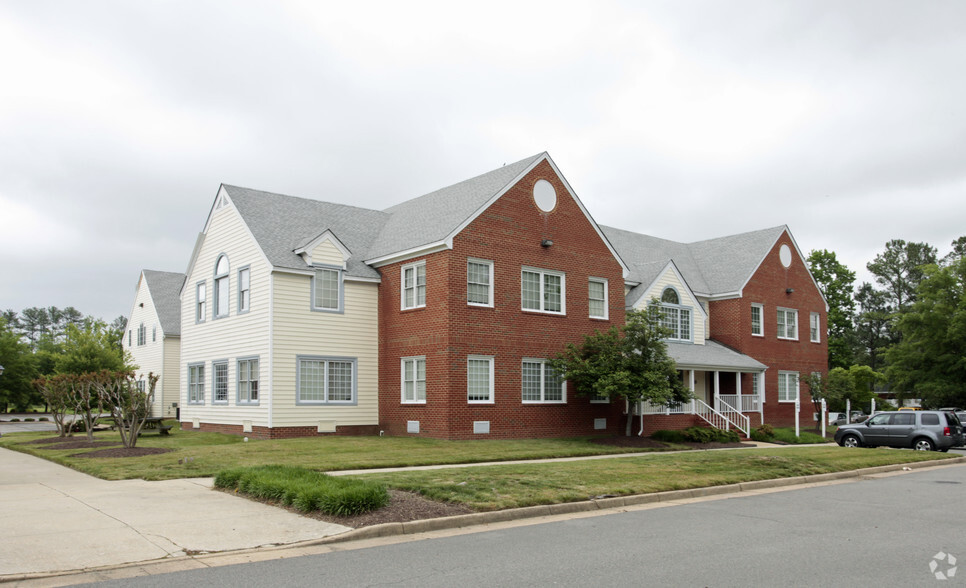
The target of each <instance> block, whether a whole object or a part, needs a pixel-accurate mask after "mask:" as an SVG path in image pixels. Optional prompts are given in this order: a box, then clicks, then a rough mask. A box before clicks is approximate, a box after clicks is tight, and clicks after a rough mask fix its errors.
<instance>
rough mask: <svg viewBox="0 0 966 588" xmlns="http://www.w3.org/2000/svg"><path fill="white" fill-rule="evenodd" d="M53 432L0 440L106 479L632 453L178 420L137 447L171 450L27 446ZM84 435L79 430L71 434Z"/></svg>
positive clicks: (582, 443) (111, 436)
mask: <svg viewBox="0 0 966 588" xmlns="http://www.w3.org/2000/svg"><path fill="white" fill-rule="evenodd" d="M172 422H173V421H172ZM53 436H54V435H53V433H15V434H10V435H4V436H3V437H2V438H0V447H6V448H8V449H15V450H17V451H23V452H25V453H30V454H31V455H36V456H38V457H43V458H45V459H49V460H51V461H54V462H57V463H60V464H63V465H66V466H69V467H71V468H74V469H76V470H80V471H82V472H86V473H88V474H91V475H94V476H97V477H99V478H104V479H105V480H122V479H128V478H143V479H145V480H169V479H172V478H194V477H208V476H214V475H215V474H217V473H218V472H220V471H221V470H224V469H228V468H233V467H238V466H256V465H294V466H301V467H305V468H310V469H315V470H322V471H336V470H346V469H369V468H384V467H403V466H415V465H433V464H450V463H477V462H484V461H508V460H515V459H541V458H551V457H575V456H582V455H604V454H612V453H633V452H634V451H635V450H634V449H628V448H626V447H613V446H608V445H599V444H595V443H591V442H589V441H588V440H586V439H527V440H498V441H482V440H480V441H440V440H437V439H427V438H416V437H311V438H301V439H279V440H271V441H257V440H251V441H249V442H247V443H246V442H244V441H243V440H242V438H241V437H237V436H234V435H223V434H220V433H199V432H193V431H180V430H179V429H178V426H177V425H175V427H174V429H172V430H171V435H168V436H162V435H157V434H155V433H152V432H151V431H148V432H146V433H145V434H144V435H143V436H142V437H141V438H140V439H139V440H138V443H137V446H138V447H164V448H169V449H172V450H173V451H171V452H170V453H163V454H160V455H147V456H143V457H124V458H94V459H92V458H85V457H78V455H82V454H84V453H88V452H90V451H96V449H93V450H92V449H66V450H63V449H54V448H50V446H45V445H40V444H29V443H26V442H27V441H31V440H34V439H40V438H49V437H53ZM85 438H86V437H85V436H84V435H83V434H82V435H79V436H77V435H75V437H74V439H85ZM95 439H96V440H98V441H116V442H117V444H118V446H120V436H119V435H118V433H116V432H113V431H102V432H98V433H96V434H95ZM679 448H680V447H679Z"/></svg>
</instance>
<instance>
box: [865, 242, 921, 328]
mask: <svg viewBox="0 0 966 588" xmlns="http://www.w3.org/2000/svg"><path fill="white" fill-rule="evenodd" d="M935 263H936V248H935V247H932V246H931V245H929V244H927V243H906V242H905V241H903V240H902V239H893V240H891V241H889V242H888V243H886V248H885V251H883V252H882V253H880V254H879V255H876V256H875V259H874V260H872V261H870V262H869V263H868V264H866V266H865V267H866V268H868V270H869V271H870V272H872V274H873V275H875V281H876V282H878V284H879V285H880V286H882V287H883V288H885V291H886V292H887V293H888V296H889V299H890V302H891V303H892V305H893V307H894V308H895V309H896V311H897V312H902V311H904V310H905V309H906V307H907V306H908V305H909V304H911V303H912V302H913V301H914V300H915V298H916V287H917V286H918V285H919V282H921V281H922V279H923V276H924V274H923V267H924V266H927V265H930V264H935Z"/></svg>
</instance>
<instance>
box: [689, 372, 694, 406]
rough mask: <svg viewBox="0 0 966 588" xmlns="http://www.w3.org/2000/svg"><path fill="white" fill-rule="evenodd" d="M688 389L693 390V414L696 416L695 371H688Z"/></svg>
mask: <svg viewBox="0 0 966 588" xmlns="http://www.w3.org/2000/svg"><path fill="white" fill-rule="evenodd" d="M688 387H689V389H690V390H691V414H694V370H688Z"/></svg>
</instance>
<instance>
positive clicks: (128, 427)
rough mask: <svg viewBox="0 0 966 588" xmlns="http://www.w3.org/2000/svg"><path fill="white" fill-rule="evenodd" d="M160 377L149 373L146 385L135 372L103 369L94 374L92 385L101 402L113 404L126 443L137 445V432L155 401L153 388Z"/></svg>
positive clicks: (138, 433) (122, 440)
mask: <svg viewBox="0 0 966 588" xmlns="http://www.w3.org/2000/svg"><path fill="white" fill-rule="evenodd" d="M158 379H159V377H158V376H156V375H154V374H153V373H150V374H148V377H147V380H146V382H145V387H144V388H142V387H141V386H140V384H139V382H138V381H137V380H136V379H135V376H134V372H130V371H117V372H112V371H108V370H102V371H100V372H98V373H97V374H92V385H93V388H94V390H96V391H97V393H98V395H99V396H100V399H101V402H103V403H104V405H105V406H108V407H110V409H111V417H112V418H113V419H114V423H115V424H116V425H117V430H118V431H119V432H120V434H121V442H122V443H123V444H124V447H129V448H130V447H134V446H135V445H137V442H138V435H140V434H141V428H142V427H143V426H144V421H145V420H146V419H147V417H148V414H149V411H150V409H151V403H152V402H154V389H155V388H156V387H157V384H158Z"/></svg>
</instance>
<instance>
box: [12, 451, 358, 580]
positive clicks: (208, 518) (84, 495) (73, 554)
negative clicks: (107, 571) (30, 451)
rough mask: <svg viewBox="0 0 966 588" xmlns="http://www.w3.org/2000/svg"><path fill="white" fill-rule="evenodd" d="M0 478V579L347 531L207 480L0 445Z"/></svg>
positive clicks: (301, 539) (288, 540)
mask: <svg viewBox="0 0 966 588" xmlns="http://www.w3.org/2000/svg"><path fill="white" fill-rule="evenodd" d="M0 472H2V473H0V582H2V581H4V580H6V579H13V578H16V577H17V576H19V575H22V574H33V573H44V572H62V571H68V570H78V569H85V568H94V567H100V566H110V565H118V564H125V563H132V562H143V561H148V560H156V559H160V558H167V557H177V556H183V555H193V554H197V553H205V552H218V551H228V550H238V549H248V548H255V547H261V546H266V545H279V544H289V543H296V542H300V541H306V540H310V539H319V538H321V537H327V536H331V535H335V534H338V533H343V532H345V531H348V530H349V528H348V527H343V526H341V525H334V524H331V523H325V522H322V521H317V520H314V519H311V518H307V517H302V516H299V515H296V514H292V513H290V512H288V511H286V510H283V509H280V508H276V507H273V506H268V505H265V504H261V503H259V502H255V501H252V500H248V499H246V498H241V497H237V496H232V495H230V494H226V493H223V492H212V491H211V479H210V478H202V479H184V480H166V481H160V482H145V481H144V480H120V481H113V482H111V481H105V480H100V479H98V478H94V477H92V476H88V475H87V474H82V473H80V472H77V471H74V470H71V469H69V468H66V467H63V466H60V465H57V464H54V463H52V462H49V461H46V460H43V459H40V458H37V457H33V456H30V455H26V454H23V453H18V452H16V451H11V450H9V449H3V448H0ZM11 576H12V577H13V578H11Z"/></svg>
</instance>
